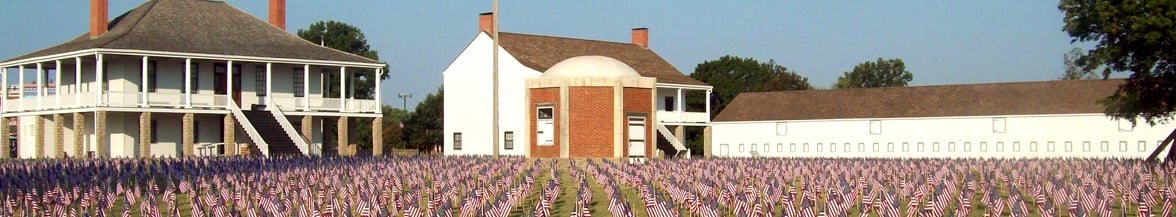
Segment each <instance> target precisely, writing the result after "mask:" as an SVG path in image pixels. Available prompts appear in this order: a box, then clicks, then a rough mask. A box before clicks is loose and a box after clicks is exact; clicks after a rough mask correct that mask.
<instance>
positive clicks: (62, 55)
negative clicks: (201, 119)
mask: <svg viewBox="0 0 1176 217" xmlns="http://www.w3.org/2000/svg"><path fill="white" fill-rule="evenodd" d="M100 53H101V54H114V55H128V56H153V57H169V58H193V59H206V60H225V61H243V62H268V63H282V64H293V65H306V64H309V65H316V66H345V67H359V68H383V67H385V66H387V64H382V63H360V62H346V61H330V60H308V59H290V58H275V57H254V56H236V55H220V54H201V53H184V52H169V51H149V50H132V49H106V48H95V49H86V50H79V51H72V52H66V53H60V54H54V55H48V56H40V57H33V58H27V59H21V60H15V61H10V62H4V63H0V67H7V66H11V65H22V64H31V63H37V62H46V61H50V60H57V59H64V58H73V57H75V56H82V55H90V54H100Z"/></svg>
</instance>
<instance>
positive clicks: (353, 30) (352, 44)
mask: <svg viewBox="0 0 1176 217" xmlns="http://www.w3.org/2000/svg"><path fill="white" fill-rule="evenodd" d="M297 35H298V37H300V38H302V39H303V40H307V41H310V42H311V43H315V44H319V45H322V46H325V47H329V48H332V49H335V50H340V51H343V52H348V53H352V54H355V55H359V56H363V57H367V58H370V59H373V60H379V59H380V54H379V52H378V51H376V50H373V49H371V46H368V43H367V38H366V37H364V35H363V31H362V30H360V29H359V27H355V26H352V25H351V24H347V23H343V22H339V21H333V20H332V21H319V22H317V23H313V24H310V26H308V27H306V28H305V29H298V33H297ZM382 71H383V73H380V76H379V78H380V79H381V80H383V79H388V70H387V68H385V70H382ZM374 72H375V70H372V69H361V70H358V71H356V72H355V73H352V74H351V76H354V77H352V79H349V81H348V82H349V83H347V85H348V86H352V85H354V87H355V92H353V93H350V94H348V95H353V96H355V97H356V98H361V99H367V98H371V97H372V96H373V95H374V93H375V92H374V90H376V88H372V87H373V86H375V79H374V78H372V77H370V76H371V75H372V74H374ZM338 76H339V74H338V73H327V76H326V77H324V79H325V80H326V81H338V80H339V77H338ZM325 87H326V88H327V91H326V93H327V97H338V96H339V85H338V84H337V83H330V82H328V83H327V84H326V85H325Z"/></svg>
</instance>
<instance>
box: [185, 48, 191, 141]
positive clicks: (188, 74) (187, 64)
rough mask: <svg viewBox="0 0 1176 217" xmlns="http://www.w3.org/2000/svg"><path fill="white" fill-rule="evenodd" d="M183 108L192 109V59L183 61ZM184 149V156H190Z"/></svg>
mask: <svg viewBox="0 0 1176 217" xmlns="http://www.w3.org/2000/svg"><path fill="white" fill-rule="evenodd" d="M184 108H192V58H187V59H184ZM184 117H187V116H184ZM185 132H187V131H185ZM184 147H185V149H184V154H190V153H191V152H188V150H187V149H186V148H187V147H188V146H184Z"/></svg>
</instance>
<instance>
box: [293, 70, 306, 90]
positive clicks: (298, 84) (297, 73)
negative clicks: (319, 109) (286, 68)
mask: <svg viewBox="0 0 1176 217" xmlns="http://www.w3.org/2000/svg"><path fill="white" fill-rule="evenodd" d="M302 70H303V68H302V67H296V68H294V97H306V95H305V92H306V87H305V86H302V85H303V83H305V82H306V77H305V76H306V74H305V73H306V72H304V71H302Z"/></svg>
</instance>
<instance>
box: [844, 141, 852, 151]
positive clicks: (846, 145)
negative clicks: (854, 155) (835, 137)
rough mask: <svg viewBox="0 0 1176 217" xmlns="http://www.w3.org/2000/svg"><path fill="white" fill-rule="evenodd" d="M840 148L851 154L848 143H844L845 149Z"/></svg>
mask: <svg viewBox="0 0 1176 217" xmlns="http://www.w3.org/2000/svg"><path fill="white" fill-rule="evenodd" d="M842 148H845V152H852V151H853V149H851V148H850V147H849V143H848V142H846V143H845V147H842Z"/></svg>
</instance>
